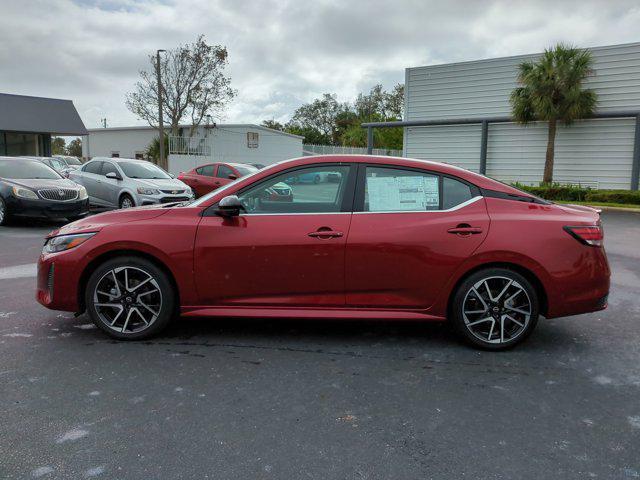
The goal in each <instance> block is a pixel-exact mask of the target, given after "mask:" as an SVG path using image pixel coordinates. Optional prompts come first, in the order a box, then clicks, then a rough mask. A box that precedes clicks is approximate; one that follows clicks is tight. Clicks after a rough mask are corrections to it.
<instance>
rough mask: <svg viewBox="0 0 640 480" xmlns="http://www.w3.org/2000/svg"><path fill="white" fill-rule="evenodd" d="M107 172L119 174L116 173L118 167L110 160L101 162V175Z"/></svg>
mask: <svg viewBox="0 0 640 480" xmlns="http://www.w3.org/2000/svg"><path fill="white" fill-rule="evenodd" d="M107 173H115V174H117V175H120V174H119V173H118V169H117V168H116V167H115V165H114V164H112V163H110V162H104V163H103V164H102V175H106V174H107Z"/></svg>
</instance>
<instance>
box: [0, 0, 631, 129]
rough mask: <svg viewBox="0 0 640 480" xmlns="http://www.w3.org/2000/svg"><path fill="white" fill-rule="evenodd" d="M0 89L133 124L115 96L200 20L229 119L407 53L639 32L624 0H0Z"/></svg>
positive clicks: (303, 95)
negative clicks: (216, 51)
mask: <svg viewBox="0 0 640 480" xmlns="http://www.w3.org/2000/svg"><path fill="white" fill-rule="evenodd" d="M1 10H2V17H3V28H2V29H0V64H1V65H2V69H0V91H2V92H7V93H18V94H25V95H39V96H51V97H59V98H69V99H72V100H73V101H74V103H75V104H76V107H77V108H78V111H79V112H80V115H81V116H82V118H83V120H84V121H85V123H86V125H87V126H88V127H96V126H98V122H99V120H100V118H103V117H106V118H107V119H108V121H109V123H110V124H111V125H113V126H115V125H130V124H140V123H142V122H141V121H139V120H137V119H136V118H135V117H134V116H133V115H132V114H131V113H130V112H128V111H127V109H126V108H125V106H124V95H125V93H126V92H128V91H130V90H131V89H132V88H133V85H134V83H135V81H136V80H137V75H138V73H137V72H138V70H139V69H141V68H146V67H147V56H148V55H149V54H151V53H153V52H155V50H156V49H158V48H165V49H166V48H172V47H174V46H176V45H177V44H179V43H185V42H191V41H193V40H195V38H196V37H197V35H198V34H200V33H203V34H205V35H206V38H207V40H208V41H209V42H211V43H219V44H222V45H226V46H227V47H228V49H229V62H230V68H229V74H230V75H231V76H232V84H233V86H234V88H236V89H237V90H238V92H239V95H238V97H237V99H236V100H234V102H233V103H232V105H231V106H230V108H229V110H228V111H227V115H226V118H227V120H229V121H246V122H259V121H261V120H263V119H265V118H275V119H278V120H281V121H285V120H287V119H288V118H289V116H290V114H291V113H292V111H293V110H294V109H295V108H296V107H297V106H299V105H300V104H301V103H302V102H305V101H308V100H311V99H313V98H314V97H316V96H319V95H320V94H322V93H324V92H335V93H337V94H338V96H339V98H340V99H341V100H349V99H352V98H353V97H354V96H355V95H356V94H357V93H358V92H359V91H364V90H368V89H369V88H370V87H371V86H372V85H374V84H376V83H379V82H382V83H383V84H385V86H387V87H391V86H392V85H393V84H394V83H397V82H402V81H403V80H404V68H405V67H407V66H416V65H425V64H430V63H443V62H450V61H461V60H473V59H477V58H487V57H492V56H502V55H512V54H522V53H532V52H537V51H540V50H542V49H543V48H545V47H547V46H550V45H552V44H553V43H555V42H557V41H565V42H569V43H572V44H575V45H578V46H595V45H607V44H615V43H624V42H632V41H637V40H640V39H639V38H638V36H637V33H636V32H637V25H638V24H640V8H639V7H638V6H637V3H636V2H633V1H617V2H610V1H588V0H581V1H564V2H563V1H560V2H559V1H557V0H556V1H539V2H530V1H522V2H514V1H493V2H491V1H486V2H481V1H473V2H471V1H466V2H465V1H450V2H439V1H421V0H407V1H396V2H388V1H374V0H369V1H354V2H340V1H337V0H334V1H331V0H327V1H295V0H289V1H285V0H264V1H253V2H249V1H239V0H235V1H234V0H217V1H209V0H185V1H175V2H173V1H163V2H160V1H142V0H140V1H136V0H94V1H77V2H73V1H71V0H35V1H29V2H9V1H4V2H3V4H2V7H1Z"/></svg>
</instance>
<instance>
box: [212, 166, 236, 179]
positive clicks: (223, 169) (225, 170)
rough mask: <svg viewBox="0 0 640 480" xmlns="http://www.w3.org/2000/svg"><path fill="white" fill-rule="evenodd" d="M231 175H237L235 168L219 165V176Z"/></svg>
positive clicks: (227, 176) (226, 176)
mask: <svg viewBox="0 0 640 480" xmlns="http://www.w3.org/2000/svg"><path fill="white" fill-rule="evenodd" d="M229 175H235V173H234V172H233V170H231V169H230V168H229V167H227V166H226V165H219V166H218V175H216V176H217V177H218V178H229Z"/></svg>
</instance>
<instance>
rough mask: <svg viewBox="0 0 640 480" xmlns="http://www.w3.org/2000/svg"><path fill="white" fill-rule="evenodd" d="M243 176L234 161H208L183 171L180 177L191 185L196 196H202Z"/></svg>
mask: <svg viewBox="0 0 640 480" xmlns="http://www.w3.org/2000/svg"><path fill="white" fill-rule="evenodd" d="M242 176H243V175H242V173H241V172H240V171H238V168H237V166H236V165H235V164H233V163H208V164H206V165H200V166H198V167H195V168H192V169H191V170H189V171H188V172H181V173H180V175H178V179H179V180H181V181H183V182H184V183H186V184H187V185H189V186H190V187H191V189H192V190H193V191H194V193H195V194H196V196H198V197H200V196H202V195H206V194H207V193H209V192H211V191H213V190H216V189H217V188H220V187H223V186H225V185H227V184H229V183H231V182H233V181H234V180H236V179H238V178H240V177H242Z"/></svg>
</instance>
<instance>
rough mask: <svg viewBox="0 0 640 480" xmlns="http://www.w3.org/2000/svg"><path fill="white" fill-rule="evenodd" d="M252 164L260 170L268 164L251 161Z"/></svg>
mask: <svg viewBox="0 0 640 480" xmlns="http://www.w3.org/2000/svg"><path fill="white" fill-rule="evenodd" d="M250 165H251V166H253V167H256V168H257V169H258V170H262V169H263V168H264V167H265V166H266V165H263V164H262V163H250Z"/></svg>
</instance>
